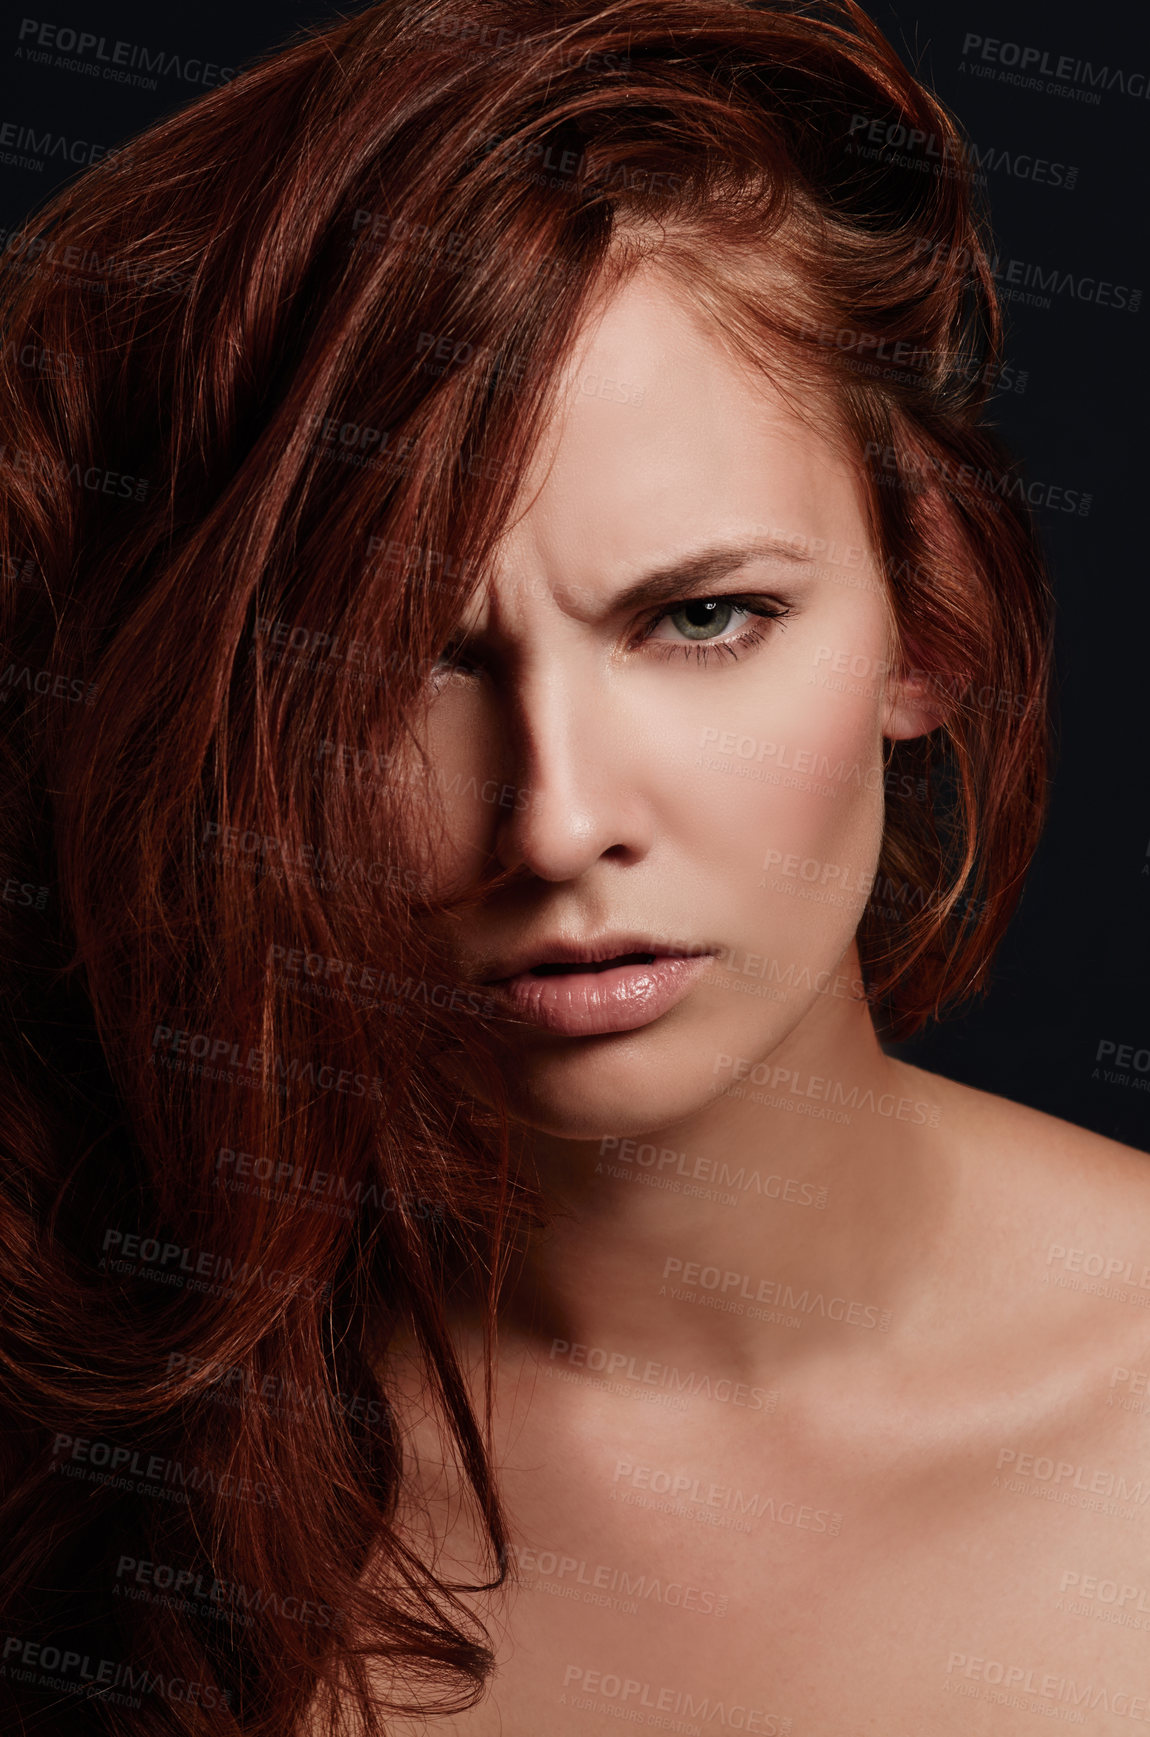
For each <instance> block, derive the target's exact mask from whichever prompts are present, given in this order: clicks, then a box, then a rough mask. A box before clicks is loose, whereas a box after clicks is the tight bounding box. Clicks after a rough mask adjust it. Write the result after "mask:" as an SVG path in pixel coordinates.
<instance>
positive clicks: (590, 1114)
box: [500, 1021, 748, 1140]
mask: <svg viewBox="0 0 1150 1737" xmlns="http://www.w3.org/2000/svg"><path fill="white" fill-rule="evenodd" d="M660 1023H661V1022H659V1021H656V1022H655V1023H654V1024H653V1025H650V1026H642V1027H640V1028H638V1029H637V1030H635V1031H626V1032H617V1033H614V1034H612V1035H610V1036H608V1037H597V1038H583V1039H577V1040H572V1039H563V1040H561V1041H560V1042H559V1043H557V1044H554V1045H548V1046H547V1047H546V1048H542V1047H541V1048H536V1047H535V1046H534V1045H532V1048H531V1051H530V1052H529V1053H527V1054H524V1053H523V1052H522V1051H520V1052H519V1053H518V1054H516V1055H514V1056H513V1057H509V1058H506V1059H505V1060H504V1063H503V1066H502V1068H501V1069H500V1071H501V1073H502V1076H503V1079H504V1081H505V1087H506V1091H507V1100H508V1106H509V1108H510V1111H511V1114H512V1116H513V1117H514V1119H515V1120H516V1121H517V1122H519V1123H521V1124H522V1125H523V1126H525V1127H528V1128H532V1129H534V1130H535V1131H536V1132H537V1133H540V1134H549V1135H551V1136H553V1137H554V1138H557V1139H565V1140H600V1139H603V1138H604V1137H606V1136H608V1135H617V1136H619V1137H621V1138H632V1137H638V1136H640V1135H647V1134H651V1133H654V1132H656V1131H658V1130H659V1129H662V1128H666V1127H668V1126H670V1125H671V1124H673V1123H675V1122H678V1121H681V1120H683V1119H684V1118H687V1117H689V1116H692V1115H694V1114H695V1113H697V1112H698V1111H700V1110H703V1109H705V1108H706V1107H707V1105H708V1104H710V1103H711V1102H713V1100H714V1099H715V1098H716V1097H717V1096H718V1095H719V1094H720V1092H721V1091H722V1089H723V1086H724V1085H725V1084H726V1082H727V1081H728V1080H729V1079H730V1074H729V1072H726V1073H724V1072H717V1071H716V1070H715V1067H714V1061H715V1057H716V1056H717V1055H719V1054H722V1053H724V1052H726V1053H730V1043H729V1042H728V1041H727V1040H728V1039H730V1038H731V1036H732V1034H731V1033H730V1032H725V1033H720V1032H718V1031H716V1032H714V1033H713V1034H712V1033H707V1034H706V1036H702V1035H700V1034H699V1033H698V1032H697V1031H694V1032H688V1031H687V1030H686V1029H685V1028H683V1029H681V1030H680V1031H679V1032H677V1033H675V1034H674V1036H672V1034H671V1032H670V1031H666V1033H665V1035H664V1036H663V1038H662V1041H658V1040H657V1038H656V1032H657V1028H658V1026H659V1024H660ZM747 1041H748V1034H747V1033H746V1032H745V1031H744V1032H743V1034H742V1037H741V1039H739V1038H738V1036H737V1035H736V1037H735V1045H736V1052H737V1053H739V1054H746V1053H748V1050H747Z"/></svg>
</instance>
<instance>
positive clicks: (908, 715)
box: [882, 669, 943, 742]
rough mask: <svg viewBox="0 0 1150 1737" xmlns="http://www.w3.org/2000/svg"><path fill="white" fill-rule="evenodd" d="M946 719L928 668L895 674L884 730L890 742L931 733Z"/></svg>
mask: <svg viewBox="0 0 1150 1737" xmlns="http://www.w3.org/2000/svg"><path fill="white" fill-rule="evenodd" d="M942 722H943V715H942V707H941V705H940V703H939V699H938V696H937V694H936V693H935V692H934V683H933V682H932V681H931V678H930V672H929V671H928V670H921V669H916V670H911V671H910V672H909V673H908V674H906V675H901V676H900V675H894V676H892V677H891V679H890V681H889V682H888V684H887V690H886V704H885V707H884V710H883V724H882V733H883V735H884V736H885V737H886V738H887V740H888V741H890V742H906V741H909V740H910V739H911V737H913V736H926V735H929V733H930V732H931V730H937V729H938V728H939V726H940V725H941V723H942Z"/></svg>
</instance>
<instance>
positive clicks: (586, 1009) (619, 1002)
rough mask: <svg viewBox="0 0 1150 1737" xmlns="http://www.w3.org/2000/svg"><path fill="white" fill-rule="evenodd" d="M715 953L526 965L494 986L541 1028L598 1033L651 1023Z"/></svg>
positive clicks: (680, 996)
mask: <svg viewBox="0 0 1150 1737" xmlns="http://www.w3.org/2000/svg"><path fill="white" fill-rule="evenodd" d="M711 957H712V955H711V954H709V953H702V954H695V955H693V956H692V957H691V958H690V959H674V958H670V957H668V956H664V957H662V958H657V959H656V960H655V961H654V963H653V964H651V965H612V966H609V967H608V968H607V969H606V970H604V971H564V972H560V973H558V974H557V975H556V976H554V977H533V976H532V974H531V972H530V971H523V972H521V973H520V975H519V976H518V977H505V978H504V979H503V980H502V982H500V983H493V984H491V985H490V989H491V991H492V993H493V994H494V995H495V996H496V997H497V998H498V999H500V1000H502V1001H503V1002H504V1003H505V1004H506V1005H507V1006H508V1007H509V1010H510V1011H511V1012H513V1013H514V1014H515V1015H516V1016H517V1017H518V1018H520V1019H525V1020H529V1021H530V1023H531V1024H532V1025H537V1026H539V1027H540V1028H541V1029H542V1030H543V1031H555V1032H560V1033H562V1034H563V1036H565V1037H598V1036H600V1035H601V1034H602V1033H604V1032H609V1031H637V1030H638V1029H639V1027H640V1026H643V1025H650V1023H651V1021H652V1020H653V1019H658V1018H659V1016H660V1014H663V1013H666V1012H667V1010H668V1008H671V1007H674V1006H675V1004H676V1002H679V1001H681V1000H682V999H683V997H684V995H686V993H687V991H688V990H689V989H690V987H691V985H692V984H693V983H694V982H695V980H696V978H697V977H699V975H700V974H701V973H702V971H703V970H704V968H705V967H706V966H707V965H709V964H710V962H711Z"/></svg>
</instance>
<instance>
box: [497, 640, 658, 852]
mask: <svg viewBox="0 0 1150 1737" xmlns="http://www.w3.org/2000/svg"><path fill="white" fill-rule="evenodd" d="M507 726H508V732H509V735H510V737H511V740H512V743H513V745H514V753H515V758H516V762H517V773H518V780H519V782H520V785H521V787H523V788H525V789H526V790H527V793H528V796H527V801H526V803H525V804H524V805H523V806H522V807H521V808H520V809H518V810H516V811H515V812H513V813H509V814H506V815H504V816H502V817H501V819H500V824H499V830H498V836H497V838H496V844H495V854H496V857H497V858H498V860H499V862H500V864H501V865H502V866H503V868H505V869H526V870H529V871H530V872H531V873H532V874H534V875H538V877H539V878H540V880H545V881H570V880H575V879H576V878H577V877H578V876H579V875H580V874H583V873H585V872H586V871H587V870H588V869H589V868H591V867H592V866H593V865H594V864H595V863H597V862H598V861H599V860H600V859H601V858H607V859H610V860H612V861H615V862H617V863H619V864H621V865H626V864H629V863H635V862H639V861H641V860H642V858H643V857H644V856H645V855H646V854H647V852H648V851H649V850H650V848H651V845H652V842H653V837H654V819H655V817H654V814H653V811H652V807H651V801H650V795H649V793H648V791H647V790H646V788H645V780H644V779H643V776H642V771H643V758H642V757H643V731H642V729H641V727H640V724H639V720H638V719H634V718H631V719H629V718H628V717H627V715H626V712H625V707H624V702H623V698H622V696H621V695H620V694H619V693H617V692H616V693H612V691H611V683H610V681H609V679H607V678H606V677H605V676H604V675H603V674H600V675H599V676H598V678H596V676H595V675H594V674H593V673H592V672H591V671H590V670H588V669H586V668H582V669H578V670H576V669H571V668H567V669H564V670H561V669H560V668H559V667H558V666H557V665H556V664H554V663H552V664H549V665H548V666H547V667H546V668H535V669H533V670H532V671H531V672H529V673H528V672H526V671H522V672H521V673H520V676H519V679H518V681H517V682H516V683H515V686H514V689H513V691H512V692H511V693H510V694H509V695H508V700H507Z"/></svg>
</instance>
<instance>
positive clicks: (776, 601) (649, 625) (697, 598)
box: [634, 591, 794, 645]
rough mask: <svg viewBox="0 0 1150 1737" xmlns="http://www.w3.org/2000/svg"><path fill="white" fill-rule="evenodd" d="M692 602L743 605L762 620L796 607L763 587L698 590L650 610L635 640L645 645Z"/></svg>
mask: <svg viewBox="0 0 1150 1737" xmlns="http://www.w3.org/2000/svg"><path fill="white" fill-rule="evenodd" d="M692 603H731V604H733V605H734V607H735V608H736V609H743V610H746V611H747V612H749V613H750V614H751V615H755V616H758V617H759V619H760V620H767V621H770V620H776V621H782V620H785V619H786V617H787V616H788V615H791V614H792V613H793V611H794V604H793V603H789V602H787V601H786V600H785V599H784V598H782V597H779V596H777V595H775V594H774V593H767V592H763V591H740V592H734V591H697V592H695V593H694V594H693V595H692V596H689V597H677V598H672V600H671V601H670V602H669V603H663V604H660V606H659V607H658V608H657V609H652V610H649V611H648V612H647V616H646V618H645V623H644V626H643V629H642V631H641V632H640V634H639V635H638V638H637V639H636V640H635V641H634V643H635V644H638V645H642V644H643V643H644V641H645V640H647V639H649V638H650V636H651V633H652V631H653V630H654V629H655V628H656V627H658V625H659V623H660V622H661V621H663V620H665V619H666V617H667V616H669V615H675V614H676V613H677V612H678V611H679V610H680V609H685V608H687V607H688V606H689V605H690V604H692ZM683 643H684V644H696V645H706V644H712V645H720V644H722V643H723V642H722V641H721V640H710V641H706V640H695V641H686V640H684V641H683Z"/></svg>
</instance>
